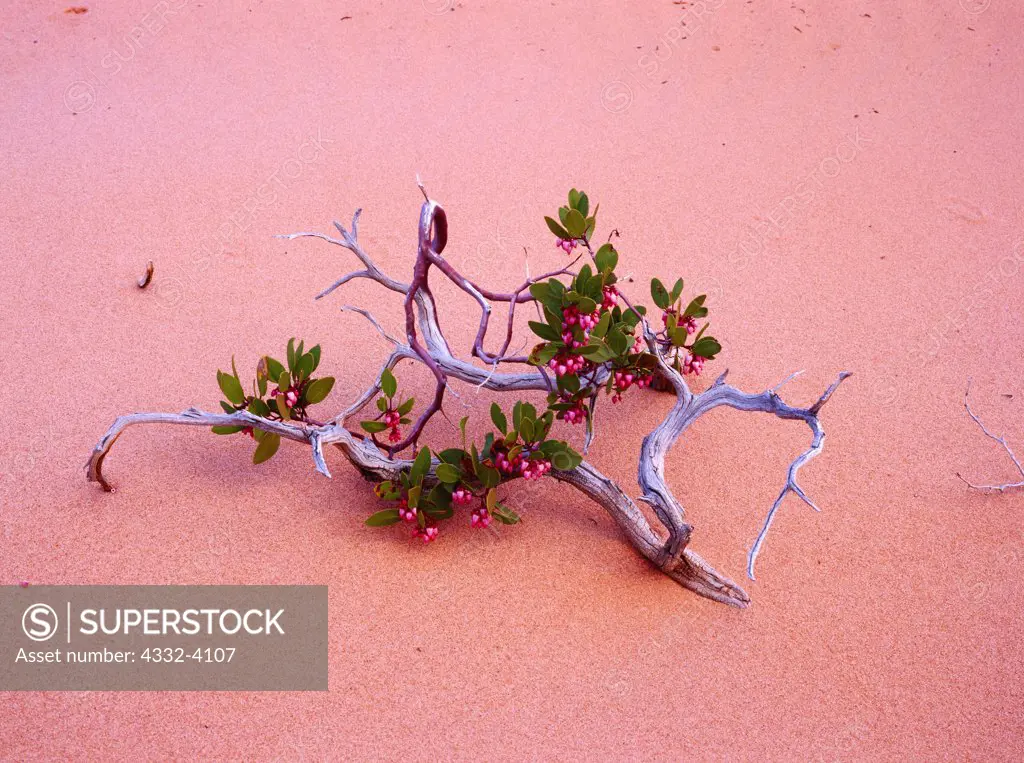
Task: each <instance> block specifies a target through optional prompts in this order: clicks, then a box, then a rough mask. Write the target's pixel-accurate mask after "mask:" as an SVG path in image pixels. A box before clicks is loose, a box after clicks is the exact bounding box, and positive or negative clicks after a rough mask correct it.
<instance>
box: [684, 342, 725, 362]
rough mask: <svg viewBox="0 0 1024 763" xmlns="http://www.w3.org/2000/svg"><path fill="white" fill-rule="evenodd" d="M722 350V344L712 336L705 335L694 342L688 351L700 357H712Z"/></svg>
mask: <svg viewBox="0 0 1024 763" xmlns="http://www.w3.org/2000/svg"><path fill="white" fill-rule="evenodd" d="M721 351H722V345H720V344H719V343H718V342H717V341H715V339H714V338H713V337H710V336H706V337H704V338H703V339H701V340H699V341H697V342H695V343H694V345H693V347H691V348H690V352H692V353H693V354H694V355H697V356H699V357H702V358H709V359H710V358H713V357H715V355H717V354H718V353H720V352H721Z"/></svg>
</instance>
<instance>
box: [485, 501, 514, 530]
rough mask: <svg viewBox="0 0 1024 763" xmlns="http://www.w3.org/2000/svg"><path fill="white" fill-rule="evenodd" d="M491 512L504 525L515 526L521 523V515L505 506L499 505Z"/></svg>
mask: <svg viewBox="0 0 1024 763" xmlns="http://www.w3.org/2000/svg"><path fill="white" fill-rule="evenodd" d="M490 511H491V515H492V516H493V517H494V518H495V519H497V520H498V521H499V522H501V523H502V524H503V525H514V524H517V523H518V522H519V519H520V517H519V515H518V514H516V513H515V512H514V511H512V509H510V508H509V507H508V506H505V505H504V504H500V503H499V504H498V505H497V506H495V507H494V509H493V510H490Z"/></svg>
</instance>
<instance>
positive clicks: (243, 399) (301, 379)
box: [213, 337, 334, 464]
mask: <svg viewBox="0 0 1024 763" xmlns="http://www.w3.org/2000/svg"><path fill="white" fill-rule="evenodd" d="M287 359H288V368H287V369H286V368H285V367H284V365H282V363H281V361H279V360H277V359H275V358H272V357H271V356H269V355H264V356H263V357H262V358H260V360H259V363H258V364H257V365H256V376H255V378H254V379H253V382H252V386H251V391H252V394H247V393H246V391H245V387H244V386H243V385H242V380H241V378H240V377H239V376H238V369H237V368H236V367H235V359H234V357H232V358H231V373H230V374H228V373H225V372H223V371H217V385H218V386H219V387H220V391H221V392H223V393H224V397H225V398H227V399H226V400H221V401H220V407H221V408H222V409H224V412H225V413H235V412H236V411H243V410H244V411H249V413H252V414H254V415H256V416H261V417H263V418H265V419H270V420H271V421H305V422H310V423H315V422H312V419H310V418H309V414H308V408H309V406H311V405H316V404H317V403H319V402H321V401H322V400H323V399H324V398H326V397H327V396H328V395H329V394H330V393H331V389H333V387H334V377H332V376H324V377H321V378H314V376H313V372H314V371H316V369H317V367H318V366H319V365H320V345H316V346H315V347H313V348H311V349H310V350H309V352H306V351H305V343H304V342H301V341H300V342H299V343H298V345H296V344H295V339H294V337H293V338H292V339H289V340H288V349H287ZM268 390H269V393H270V394H269V397H268V395H267V392H268ZM213 433H214V434H223V435H228V434H238V433H242V434H246V435H248V436H249V437H252V438H253V439H254V440H255V441H256V450H255V452H254V453H253V454H252V462H253V463H254V464H261V463H263V462H264V461H267V460H269V459H270V458H272V457H273V455H274V454H275V453H277V449H278V448H279V447H280V445H281V436H280V435H277V434H274V433H273V432H263V431H261V430H259V429H256V430H254V429H253V428H252V427H245V426H215V427H213Z"/></svg>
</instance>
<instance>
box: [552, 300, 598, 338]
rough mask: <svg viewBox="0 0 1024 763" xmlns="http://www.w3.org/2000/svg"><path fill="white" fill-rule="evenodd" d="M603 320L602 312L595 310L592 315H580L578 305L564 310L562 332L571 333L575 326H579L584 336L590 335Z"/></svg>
mask: <svg viewBox="0 0 1024 763" xmlns="http://www.w3.org/2000/svg"><path fill="white" fill-rule="evenodd" d="M599 320H601V311H600V310H595V311H594V312H592V313H587V314H583V313H580V309H579V308H578V307H577V306H576V305H569V307H564V308H562V331H563V332H565V331H570V330H571V329H572V327H573V326H579V327H580V329H581V330H582V331H583V334H584V336H586V335H589V334H590V331H591V329H593V328H594V326H596V325H597V322H598V321H599Z"/></svg>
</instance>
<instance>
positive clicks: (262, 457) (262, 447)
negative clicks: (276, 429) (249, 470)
mask: <svg viewBox="0 0 1024 763" xmlns="http://www.w3.org/2000/svg"><path fill="white" fill-rule="evenodd" d="M279 447H281V435H278V434H273V433H272V432H268V433H267V434H265V435H263V439H262V440H261V441H260V444H259V445H257V446H256V452H255V453H253V454H252V462H253V463H254V464H262V463H263V462H264V461H266V460H267V459H269V458H271V457H272V456H273V455H274V454H275V453H277V449H278V448H279Z"/></svg>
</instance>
